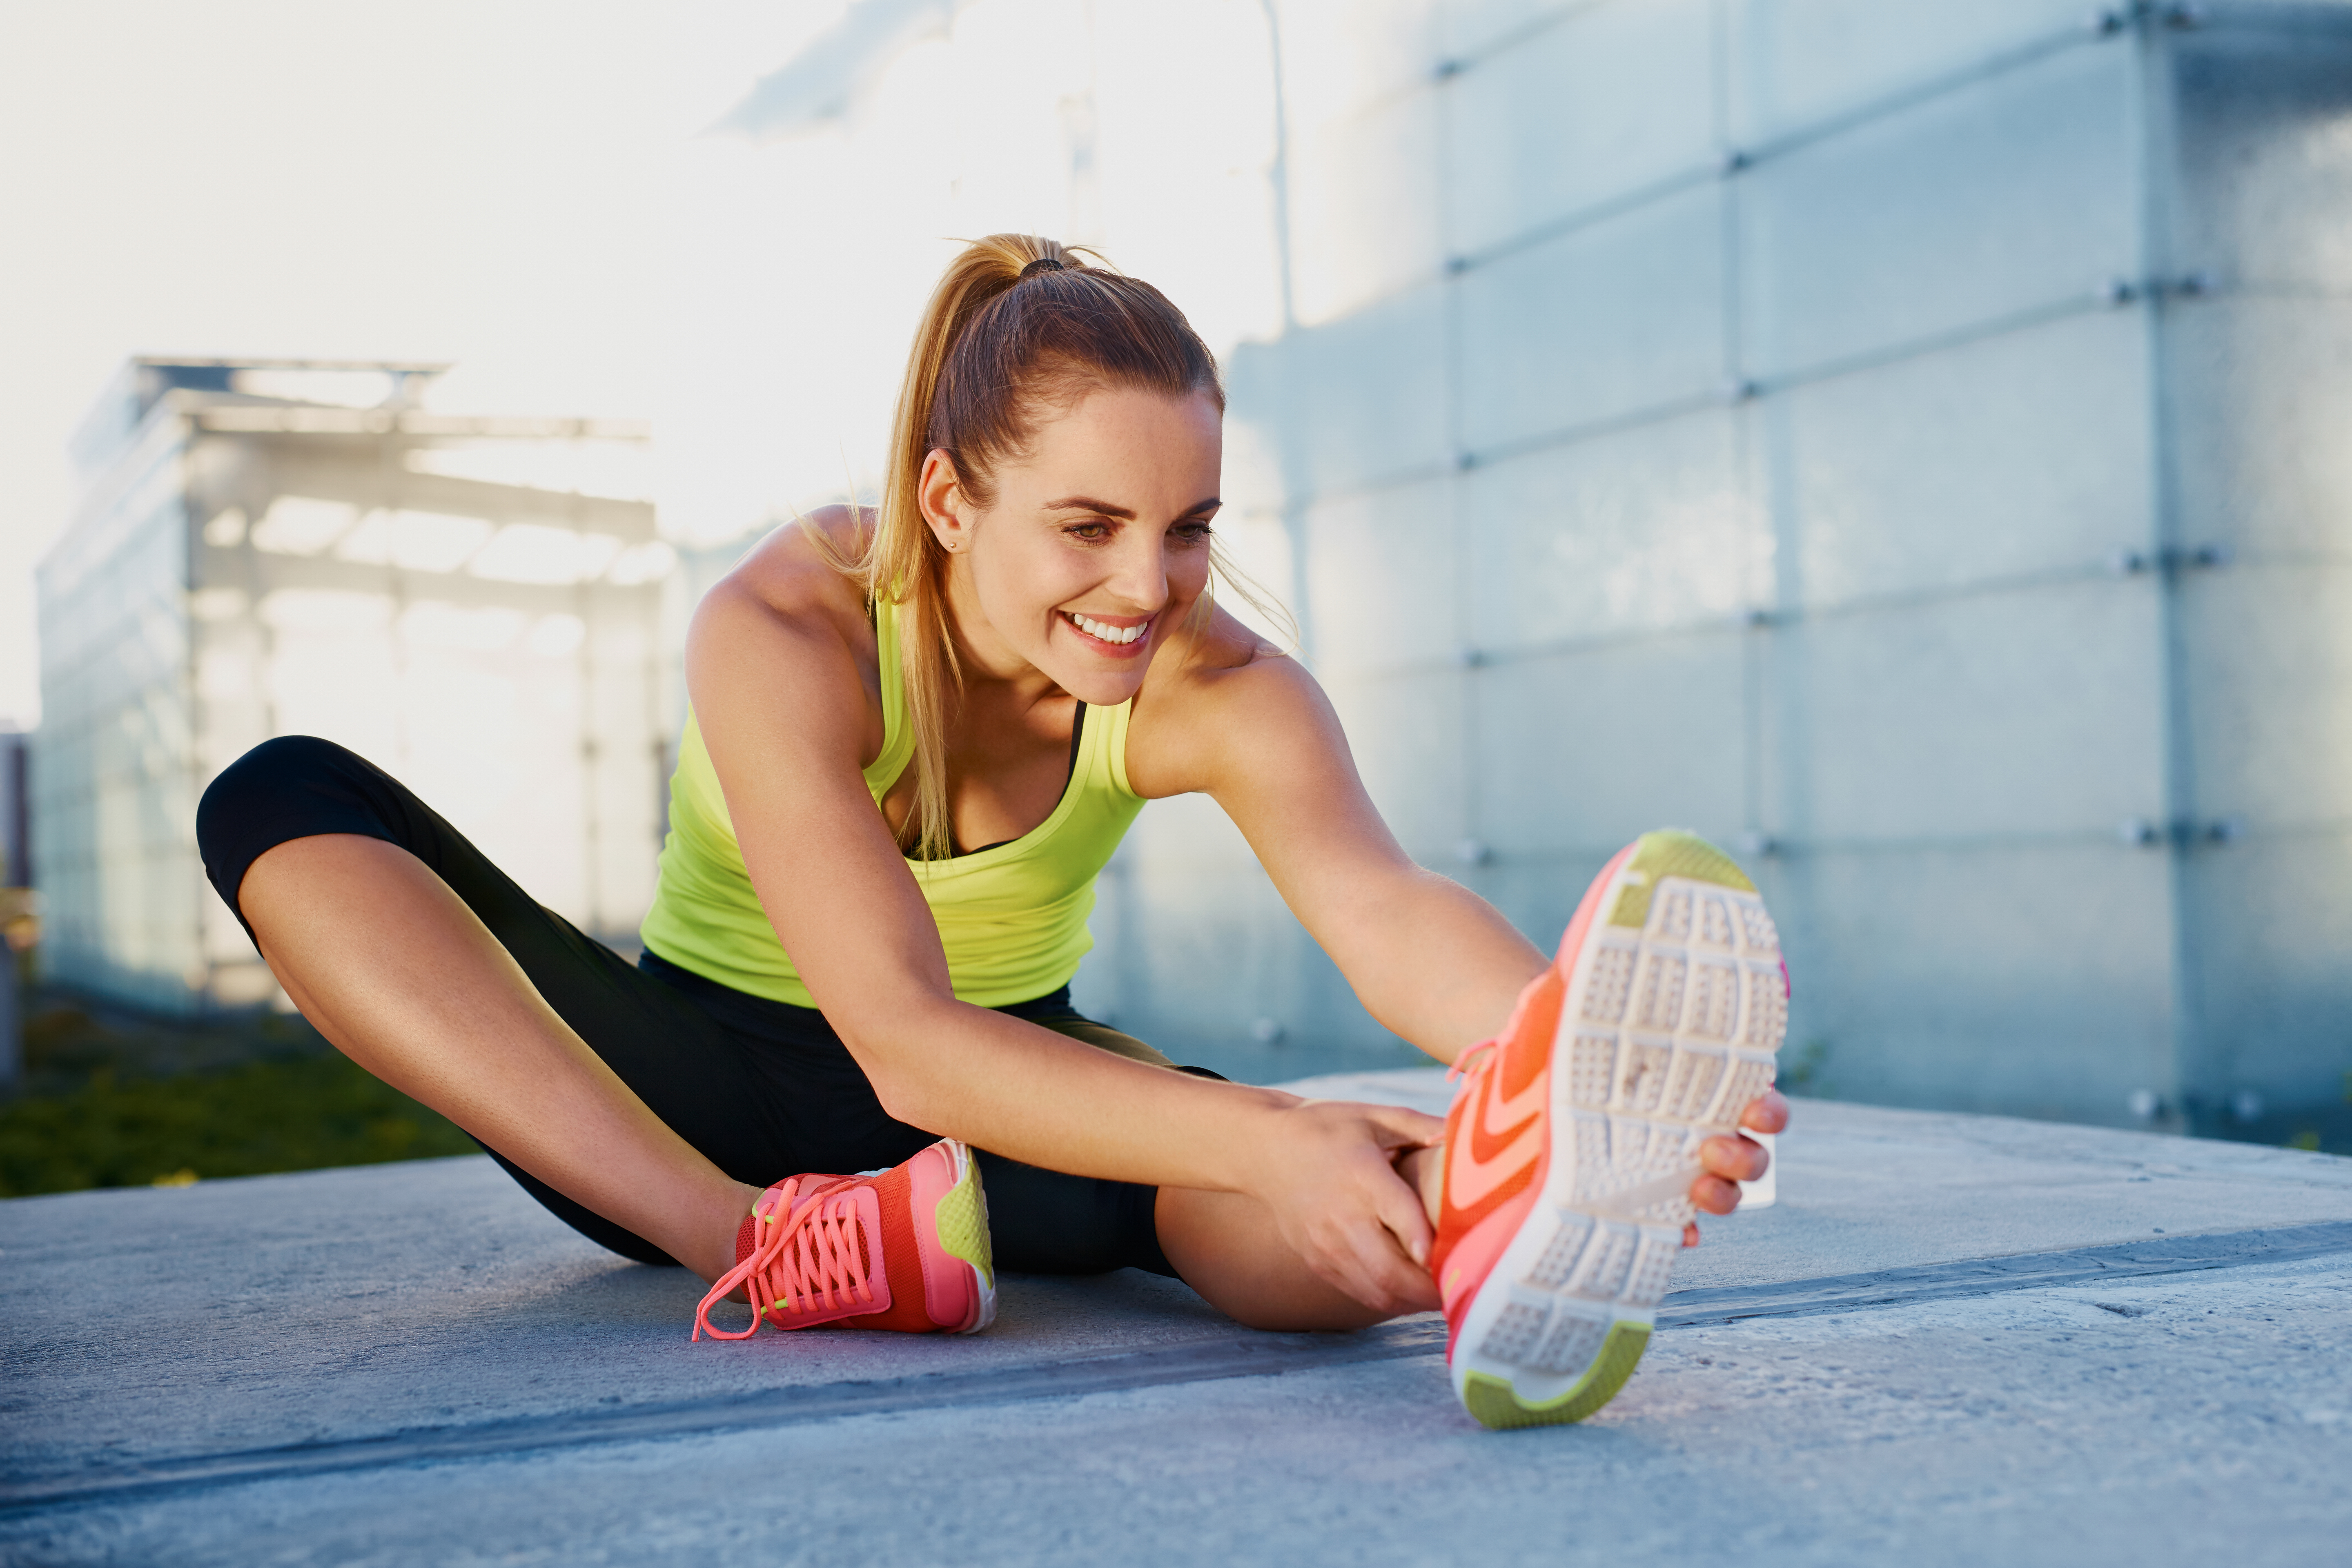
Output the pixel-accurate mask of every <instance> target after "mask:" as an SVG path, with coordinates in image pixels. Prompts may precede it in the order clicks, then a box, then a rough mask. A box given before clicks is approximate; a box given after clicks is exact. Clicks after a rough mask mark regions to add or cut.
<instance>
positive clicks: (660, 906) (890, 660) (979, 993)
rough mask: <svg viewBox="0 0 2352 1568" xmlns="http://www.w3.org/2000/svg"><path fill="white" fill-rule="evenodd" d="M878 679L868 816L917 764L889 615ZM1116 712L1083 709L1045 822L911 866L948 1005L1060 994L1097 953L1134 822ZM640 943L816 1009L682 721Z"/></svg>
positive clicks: (693, 735)
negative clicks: (944, 963)
mask: <svg viewBox="0 0 2352 1568" xmlns="http://www.w3.org/2000/svg"><path fill="white" fill-rule="evenodd" d="M875 632H876V640H877V645H878V647H877V652H878V654H879V662H880V665H881V668H882V673H883V679H882V753H881V755H879V756H877V757H876V758H875V759H874V761H873V762H872V763H869V764H868V765H867V766H866V770H865V773H866V788H867V789H868V790H869V791H871V792H872V794H873V795H874V802H875V805H876V808H877V810H878V809H879V808H880V805H881V803H882V797H883V796H884V795H887V794H888V793H889V790H890V786H891V785H892V784H896V783H897V782H898V775H899V774H900V773H903V772H905V771H906V767H907V764H908V763H909V762H910V761H912V760H913V757H914V754H915V735H914V731H913V730H912V728H910V727H909V726H908V722H907V697H906V685H905V680H904V678H903V676H902V675H901V674H900V672H899V666H898V614H897V613H888V614H883V615H877V616H876V617H875ZM1128 707H1129V705H1128V704H1127V703H1124V702H1122V703H1120V704H1119V705H1118V707H1116V708H1089V709H1087V711H1086V715H1085V721H1084V723H1083V724H1082V725H1081V727H1080V729H1079V731H1078V756H1077V763H1076V766H1075V767H1073V768H1072V769H1071V772H1070V781H1069V783H1068V784H1066V786H1065V787H1064V788H1063V791H1062V798H1061V801H1060V803H1059V804H1058V805H1055V807H1054V812H1053V815H1052V816H1048V817H1046V818H1045V821H1044V822H1042V823H1040V824H1038V825H1037V826H1036V827H1034V829H1032V830H1031V831H1030V832H1028V833H1026V834H1024V835H1023V836H1022V837H1019V838H1016V839H1013V841H1012V842H1011V843H1009V844H1000V845H997V846H995V847H992V848H987V849H982V850H978V851H975V852H974V853H972V854H970V855H960V856H958V857H956V858H954V859H952V860H930V861H922V860H909V861H908V863H907V864H908V868H909V869H911V870H912V871H913V872H914V874H915V881H916V884H917V885H918V886H919V887H920V888H921V889H923V898H924V899H925V900H926V901H928V902H929V905H930V906H931V918H932V919H933V920H935V921H938V922H939V928H940V944H941V945H942V946H943V947H945V948H946V950H947V958H948V976H949V979H950V982H951V983H952V984H953V985H954V986H955V994H956V996H957V998H958V999H959V1000H961V1001H964V1002H970V1003H972V1004H973V1005H977V1006H982V1007H1002V1006H1004V1005H1007V1004H1009V1003H1013V1002H1027V1001H1030V1000H1032V999H1034V998H1035V997H1039V996H1043V995H1045V994H1048V993H1050V992H1053V991H1056V990H1059V989H1060V988H1061V987H1062V986H1064V985H1066V984H1069V983H1070V978H1071V976H1073V975H1075V974H1076V973H1077V972H1078V960H1080V959H1081V958H1084V957H1085V956H1086V954H1087V949H1089V948H1091V947H1092V946H1094V938H1093V936H1092V935H1090V934H1089V933H1088V932H1087V916H1088V915H1089V914H1091V913H1093V912H1094V907H1095V878H1096V876H1097V873H1099V872H1100V871H1101V870H1102V868H1103V867H1104V866H1105V864H1107V863H1108V861H1109V859H1110V857H1111V851H1113V850H1114V849H1117V848H1118V841H1119V839H1120V838H1122V837H1125V836H1126V833H1127V828H1128V825H1129V823H1131V822H1133V821H1134V820H1135V814H1136V813H1137V812H1139V811H1140V810H1142V809H1143V801H1142V799H1141V797H1140V796H1139V795H1136V794H1135V792H1134V791H1133V790H1131V789H1129V787H1128V784H1127V721H1128ZM638 934H639V936H640V937H642V938H643V939H644V942H645V944H646V947H647V948H649V949H651V950H652V951H653V952H656V953H657V954H659V955H660V956H661V957H663V958H666V959H667V960H668V961H669V962H670V963H675V964H677V966H678V967H679V968H681V969H688V970H691V971H693V972H694V973H697V974H699V975H701V976H702V977H703V978H705V979H707V980H716V981H718V982H719V984H722V985H731V986H733V987H734V988H735V989H736V990H738V991H746V992H749V993H751V994H752V995H754V996H765V997H767V998H769V999H770V1000H771V1001H776V1002H789V1003H792V1004H793V1005H794V1006H799V1007H814V1006H815V1005H816V1003H815V1002H814V1000H813V999H812V998H811V997H810V995H809V993H808V987H807V986H805V985H803V984H801V977H800V972H799V971H798V970H796V969H794V968H793V961H792V959H791V958H790V957H788V956H786V954H785V952H784V947H783V943H782V942H779V941H777V940H776V931H775V928H774V927H773V926H772V925H770V924H769V923H768V916H767V911H766V910H764V909H762V908H761V904H760V896H759V894H758V893H756V892H754V891H753V890H752V888H751V873H750V872H749V871H747V870H746V869H744V866H743V851H742V848H741V847H740V845H739V844H738V842H737V840H736V837H735V825H734V823H733V822H732V821H731V820H730V818H729V816H728V815H727V802H726V799H725V797H724V796H723V795H721V794H720V793H719V775H718V773H717V772H716V771H714V770H713V769H712V767H711V765H710V753H709V751H708V750H706V749H705V748H704V746H703V743H702V731H701V727H700V726H699V724H698V722H697V721H696V719H695V716H694V712H693V710H691V709H688V711H687V716H686V733H685V735H684V736H683V737H682V738H681V739H680V741H679V742H678V757H677V773H674V774H673V775H672V776H671V778H670V786H669V836H668V837H667V839H665V840H664V842H663V844H662V853H661V876H660V880H659V882H658V883H657V884H656V887H655V889H654V902H653V908H652V909H651V910H649V911H647V913H646V920H645V924H644V925H643V926H642V927H640V928H639V931H638Z"/></svg>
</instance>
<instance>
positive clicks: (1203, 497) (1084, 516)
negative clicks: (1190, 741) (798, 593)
mask: <svg viewBox="0 0 2352 1568" xmlns="http://www.w3.org/2000/svg"><path fill="white" fill-rule="evenodd" d="M1223 456H1224V434H1223V421H1222V419H1221V417H1220V416H1219V414H1218V412H1217V406H1216V405H1215V404H1213V403H1212V402H1211V401H1210V400H1209V399H1208V398H1207V397H1206V396H1203V395H1189V396H1183V397H1167V396H1163V395H1160V394H1158V393H1150V392H1132V391H1119V390H1104V391H1097V392H1095V393H1091V394H1089V395H1087V397H1086V398H1085V399H1084V400H1082V401H1081V402H1079V403H1078V404H1077V405H1076V406H1074V407H1072V408H1071V409H1070V410H1069V411H1068V412H1067V413H1066V414H1063V415H1061V416H1059V417H1057V418H1055V419H1053V420H1051V421H1050V422H1049V423H1047V424H1045V426H1042V427H1041V428H1040V429H1039V430H1038V432H1037V435H1036V438H1035V439H1034V442H1033V443H1032V444H1031V450H1030V452H1029V454H1028V456H1026V457H1025V458H1019V459H1016V460H1013V461H1009V462H1006V463H1003V464H1002V465H1000V466H999V468H997V470H996V474H995V481H996V497H995V500H994V502H993V504H992V505H990V506H988V507H985V508H979V507H974V506H972V505H971V503H970V502H969V501H968V500H966V499H965V497H964V496H963V494H962V492H961V490H960V489H957V488H956V486H955V482H954V478H955V470H954V468H952V467H951V466H950V464H949V463H948V461H947V458H946V457H945V455H944V454H942V453H939V452H934V453H932V454H931V455H930V458H929V460H928V462H927V463H926V465H925V468H924V471H923V486H922V500H923V510H924V514H925V516H926V518H927V519H928V520H929V522H930V524H931V527H932V529H933V530H934V531H936V532H937V533H938V535H939V537H940V542H942V543H945V544H950V545H951V546H952V547H953V553H952V555H951V556H950V562H949V589H948V591H949V602H950V604H951V605H953V606H954V608H955V612H956V621H957V628H958V630H959V631H960V632H961V634H962V640H963V643H964V645H965V647H966V648H967V649H968V651H969V654H970V657H971V660H972V662H973V663H975V664H976V665H978V666H979V668H978V669H976V670H974V671H972V673H974V674H985V675H992V676H995V677H997V678H1000V679H1003V678H1008V677H1017V676H1018V675H1019V674H1020V673H1021V672H1022V668H1023V667H1024V666H1026V667H1028V668H1034V669H1036V670H1038V671H1040V672H1042V673H1044V674H1045V675H1046V676H1047V677H1049V678H1050V679H1052V680H1053V682H1054V683H1055V685H1056V686H1059V687H1060V688H1061V689H1063V690H1065V691H1067V692H1069V693H1070V694H1071V695H1072V696H1074V697H1076V698H1077V699H1078V700H1080V701H1082V702H1086V703H1088V704H1090V705H1093V706H1096V707H1114V706H1116V705H1118V703H1121V702H1124V701H1126V700H1128V699H1129V698H1130V697H1132V696H1134V695H1135V693H1136V690H1137V689H1138V688H1139V687H1140V686H1141V685H1142V684H1143V672H1144V671H1145V670H1146V669H1147V668H1150V663H1151V656H1152V653H1153V651H1154V650H1155V649H1156V648H1157V647H1159V646H1160V643H1161V642H1162V641H1164V640H1165V639H1166V638H1167V637H1170V636H1171V635H1173V633H1174V632H1175V630H1176V628H1177V627H1178V626H1181V624H1182V622H1183V619H1184V616H1185V613H1186V612H1187V611H1188V610H1190V609H1191V608H1192V605H1193V602H1194V601H1195V600H1197V599H1198V598H1199V597H1200V596H1201V594H1202V590H1203V589H1204V588H1205V587H1206V586H1207V584H1208V578H1209V520H1210V519H1211V518H1212V517H1213V516H1214V515H1215V513H1216V510H1217V507H1218V500H1217V476H1218V472H1219V469H1220V468H1221V467H1222V465H1223Z"/></svg>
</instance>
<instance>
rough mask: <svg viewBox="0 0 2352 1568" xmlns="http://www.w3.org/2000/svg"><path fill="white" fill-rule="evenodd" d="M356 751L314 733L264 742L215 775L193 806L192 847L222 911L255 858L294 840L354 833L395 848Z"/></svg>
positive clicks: (373, 776)
mask: <svg viewBox="0 0 2352 1568" xmlns="http://www.w3.org/2000/svg"><path fill="white" fill-rule="evenodd" d="M382 779H383V774H382V773H380V772H379V771H378V770H377V769H376V768H375V767H374V766H373V764H372V763H369V762H368V761H367V760H366V759H365V758H363V757H361V756H359V755H358V754H357V753H356V752H351V751H348V750H346V749H345V748H343V747H341V746H339V745H337V744H335V743H334V742H332V741H322V740H320V738H319V737H317V736H315V735H280V736H278V737H277V738H276V739H275V740H269V741H264V742H262V743H261V744H259V745H257V746H256V747H254V748H253V749H252V750H251V751H249V752H246V753H245V755H243V756H241V757H239V758H238V759H237V760H236V761H235V762H234V763H230V764H229V765H228V766H227V767H226V768H224V769H222V770H221V773H220V775H219V776H218V777H217V778H215V779H214V780H213V782H212V784H210V785H209V786H207V787H206V788H205V793H204V796H203V798H202V799H200V800H199V801H198V802H197V803H196V848H197V852H198V853H199V854H200V855H201V856H202V857H203V859H204V866H205V876H206V877H208V878H209V879H211V881H212V884H213V886H214V888H215V889H216V890H217V891H218V892H219V893H220V896H221V898H222V900H224V901H225V902H226V903H227V905H228V906H229V908H230V909H232V910H235V909H236V908H237V899H236V893H237V888H238V886H239V885H240V884H241V883H242V882H243V881H244V879H245V873H246V872H247V869H249V868H251V867H252V865H253V863H254V862H255V861H256V860H258V859H259V858H261V857H262V856H264V855H266V854H268V852H269V851H270V850H272V849H274V848H276V847H278V845H280V844H283V843H285V842H287V841H288V840H289V839H294V838H310V837H320V836H322V835H326V834H334V833H343V834H356V835H359V836H361V837H369V838H381V839H385V840H387V841H390V842H394V843H398V842H399V841H400V833H399V827H398V824H397V823H395V822H394V821H393V820H391V819H390V818H391V813H390V812H389V811H388V809H387V806H386V804H385V802H384V799H383V789H382V788H381V786H380V782H379V781H381V780H382Z"/></svg>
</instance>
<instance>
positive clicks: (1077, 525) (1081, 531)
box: [1063, 522, 1110, 543]
mask: <svg viewBox="0 0 2352 1568" xmlns="http://www.w3.org/2000/svg"><path fill="white" fill-rule="evenodd" d="M1063 531H1064V532H1066V533H1067V534H1068V535H1069V536H1070V537H1071V538H1073V539H1083V540H1085V541H1087V542H1088V543H1092V542H1095V541H1097V540H1101V539H1108V538H1109V537H1110V525H1109V524H1108V523H1107V522H1074V523H1072V524H1071V525H1070V526H1069V527H1068V528H1066V529H1065V530H1063Z"/></svg>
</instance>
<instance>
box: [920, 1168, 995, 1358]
mask: <svg viewBox="0 0 2352 1568" xmlns="http://www.w3.org/2000/svg"><path fill="white" fill-rule="evenodd" d="M949 1148H950V1151H951V1152H953V1154H954V1156H955V1172H956V1179H955V1184H954V1185H953V1186H950V1188H948V1190H947V1191H946V1192H944V1193H942V1194H940V1201H939V1206H938V1207H937V1208H936V1209H934V1210H933V1211H932V1215H931V1221H932V1224H933V1226H935V1227H936V1232H937V1234H938V1236H939V1238H940V1250H942V1251H944V1252H945V1253H947V1255H948V1256H949V1257H950V1258H956V1259H958V1260H960V1261H961V1262H962V1263H963V1264H964V1265H965V1266H966V1267H968V1268H971V1278H972V1288H973V1289H975V1290H976V1291H977V1292H978V1293H979V1296H980V1308H979V1310H978V1311H977V1312H975V1313H974V1314H973V1316H972V1318H971V1321H969V1322H967V1323H965V1324H963V1325H962V1326H961V1328H956V1329H951V1330H950V1331H949V1332H950V1333H958V1334H976V1333H978V1332H980V1331H981V1330H982V1329H984V1328H986V1327H988V1325H989V1324H991V1323H992V1322H994V1321H996V1262H995V1248H994V1246H993V1244H992V1241H991V1240H990V1237H989V1233H988V1194H987V1193H986V1192H985V1191H983V1190H982V1187H981V1184H980V1162H979V1161H977V1160H975V1159H973V1158H972V1157H971V1149H969V1148H967V1147H966V1146H965V1145H964V1144H963V1142H961V1140H953V1139H951V1140H950V1141H949Z"/></svg>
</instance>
